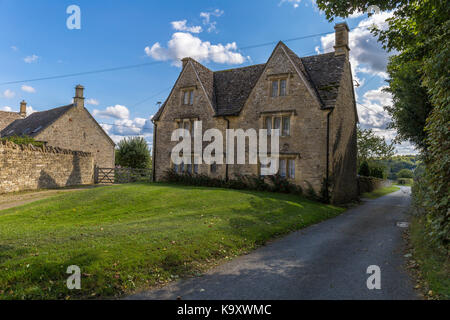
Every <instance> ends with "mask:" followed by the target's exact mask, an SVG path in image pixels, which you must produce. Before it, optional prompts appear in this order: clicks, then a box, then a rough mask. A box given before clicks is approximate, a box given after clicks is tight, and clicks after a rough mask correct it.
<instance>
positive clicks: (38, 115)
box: [1, 104, 74, 137]
mask: <svg viewBox="0 0 450 320" xmlns="http://www.w3.org/2000/svg"><path fill="white" fill-rule="evenodd" d="M73 106H74V105H73V104H70V105H67V106H64V107H59V108H54V109H50V110H47V111H41V112H34V113H32V114H30V115H29V116H28V117H26V118H24V119H19V120H15V121H14V122H12V123H11V124H10V125H9V126H7V127H6V128H5V129H3V130H2V131H1V136H2V137H9V136H23V135H26V136H30V137H35V136H36V135H38V134H39V133H40V132H41V131H42V130H44V129H45V128H47V127H48V126H49V125H51V124H52V123H53V122H55V121H56V120H57V119H59V118H60V117H61V116H62V115H63V114H64V113H66V112H67V111H69V110H70V108H72V107H73Z"/></svg>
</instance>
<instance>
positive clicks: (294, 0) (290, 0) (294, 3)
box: [279, 0, 302, 8]
mask: <svg viewBox="0 0 450 320" xmlns="http://www.w3.org/2000/svg"><path fill="white" fill-rule="evenodd" d="M285 2H287V3H291V4H292V6H293V7H294V8H298V6H299V5H300V2H302V0H281V2H280V3H279V5H280V6H281V5H282V4H283V3H285Z"/></svg>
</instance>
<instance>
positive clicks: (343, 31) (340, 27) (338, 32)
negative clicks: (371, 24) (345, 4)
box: [334, 22, 350, 58]
mask: <svg viewBox="0 0 450 320" xmlns="http://www.w3.org/2000/svg"><path fill="white" fill-rule="evenodd" d="M334 30H335V44H334V52H335V53H334V54H335V55H336V56H339V55H346V56H347V58H348V54H349V51H350V48H349V47H348V32H349V28H348V25H347V23H345V22H342V23H338V24H336V25H335V26H334Z"/></svg>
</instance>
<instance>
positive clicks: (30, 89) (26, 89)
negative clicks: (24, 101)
mask: <svg viewBox="0 0 450 320" xmlns="http://www.w3.org/2000/svg"><path fill="white" fill-rule="evenodd" d="M20 89H22V91H25V92H28V93H35V92H36V89H35V88H33V87H31V86H27V85H22V87H20Z"/></svg>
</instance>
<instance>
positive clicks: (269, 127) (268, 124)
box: [264, 117, 272, 136]
mask: <svg viewBox="0 0 450 320" xmlns="http://www.w3.org/2000/svg"><path fill="white" fill-rule="evenodd" d="M264 126H265V129H267V135H269V136H270V135H271V132H272V117H266V119H265V125H264Z"/></svg>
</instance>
